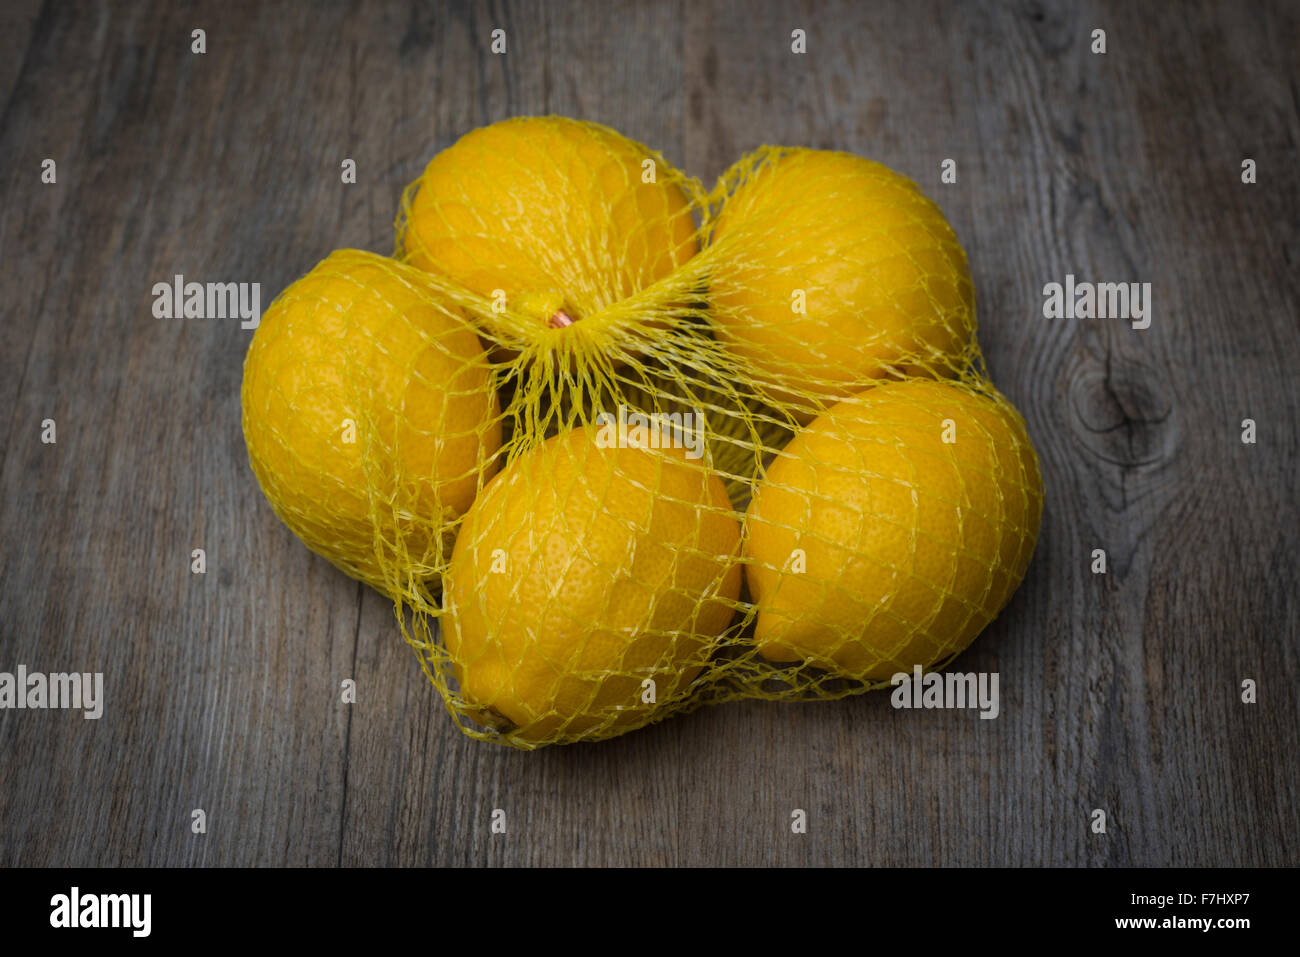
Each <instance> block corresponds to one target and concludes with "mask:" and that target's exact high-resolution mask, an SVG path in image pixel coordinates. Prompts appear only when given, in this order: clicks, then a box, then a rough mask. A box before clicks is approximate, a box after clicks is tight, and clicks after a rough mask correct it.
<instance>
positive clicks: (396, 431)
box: [242, 249, 501, 587]
mask: <svg viewBox="0 0 1300 957" xmlns="http://www.w3.org/2000/svg"><path fill="white" fill-rule="evenodd" d="M242 404H243V427H244V441H245V443H246V444H247V446H248V458H249V462H250V464H251V465H252V468H253V472H254V473H255V474H256V476H257V480H258V482H259V484H260V485H261V487H262V491H263V492H264V493H265V494H266V497H267V499H269V500H270V502H271V505H272V506H273V508H274V509H275V512H276V514H277V515H279V516H280V518H281V519H283V520H284V522H285V524H287V525H288V526H289V527H290V528H291V529H292V530H293V531H294V532H295V533H296V534H297V535H298V537H299V538H301V539H302V540H303V541H304V542H305V543H306V544H307V546H308V547H309V548H311V549H312V550H313V551H315V552H317V553H319V554H320V555H323V556H324V557H325V558H327V559H329V560H330V561H331V562H333V563H334V564H335V565H336V566H338V567H339V568H341V569H342V570H343V571H345V572H347V573H348V574H349V575H352V576H354V577H356V578H359V579H362V580H363V581H366V582H369V583H370V584H373V585H376V586H377V587H382V585H383V575H382V569H381V564H380V562H379V561H378V559H377V556H376V551H377V549H381V550H383V553H386V554H387V555H388V557H389V561H390V562H393V561H395V560H397V559H401V560H403V561H405V562H407V563H408V564H409V568H406V569H402V570H401V571H402V572H408V573H410V574H412V575H414V576H415V577H416V578H428V577H432V576H433V575H434V574H436V571H437V568H438V566H439V565H440V564H441V563H442V560H443V556H442V548H443V535H444V532H445V530H446V523H447V522H449V521H451V520H453V519H454V518H456V517H457V516H459V515H461V514H463V513H464V512H465V510H466V509H468V508H469V505H470V503H471V502H472V501H473V499H474V495H475V492H476V491H477V489H478V487H479V484H480V482H481V481H482V480H483V477H485V476H490V475H491V472H492V470H493V468H494V456H495V455H496V452H497V450H498V448H499V447H500V445H501V423H500V420H499V418H498V407H497V398H496V392H495V390H494V389H493V387H492V382H491V377H490V374H489V367H488V364H487V361H486V357H485V355H484V353H483V348H482V345H481V343H480V342H479V339H478V336H477V335H476V334H475V332H474V329H473V327H472V326H470V325H469V324H468V323H467V322H465V321H464V318H463V317H462V316H461V315H460V313H459V312H458V311H457V310H456V309H455V307H451V306H448V305H447V304H445V303H444V302H442V301H440V299H439V297H438V296H437V294H436V293H435V292H434V291H433V290H431V289H430V288H429V285H428V277H427V276H426V275H425V274H424V273H422V272H420V271H419V270H417V269H413V268H411V267H409V266H403V265H401V264H400V263H397V262H395V261H393V260H391V259H387V258H385V257H383V256H377V255H375V254H373V253H368V252H362V251H359V250H352V249H343V250H338V251H336V252H334V253H331V254H330V256H329V257H328V258H326V259H325V260H323V261H322V262H321V263H319V264H318V265H317V266H316V267H315V268H314V269H312V270H311V272H309V273H308V274H307V275H306V276H304V277H302V278H301V279H299V280H298V281H297V282H295V283H294V284H293V285H292V286H290V287H289V288H288V289H286V290H285V291H284V292H283V293H282V294H281V295H280V296H279V297H277V299H276V301H275V302H274V303H272V304H271V306H270V308H268V309H267V311H266V313H265V315H263V316H262V320H261V323H260V324H259V326H258V328H257V331H256V332H255V333H254V335H253V341H252V344H251V345H250V347H249V350H248V355H247V357H246V359H245V361H244V383H243V390H242Z"/></svg>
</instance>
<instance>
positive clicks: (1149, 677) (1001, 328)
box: [0, 2, 1300, 866]
mask: <svg viewBox="0 0 1300 957" xmlns="http://www.w3.org/2000/svg"><path fill="white" fill-rule="evenodd" d="M199 27H201V28H203V29H205V30H206V31H207V53H206V54H204V55H202V56H198V55H194V54H192V53H191V52H190V31H191V30H193V29H195V28H199ZM496 27H500V28H502V29H505V30H506V31H507V38H508V43H509V47H508V53H507V54H506V55H505V56H494V55H492V54H491V53H490V52H489V51H488V45H489V40H490V38H489V34H490V31H491V30H492V29H494V28H496ZM1096 27H1101V28H1104V29H1105V30H1106V33H1107V46H1108V49H1107V52H1106V54H1105V55H1096V54H1093V53H1091V52H1090V50H1089V43H1090V39H1089V37H1090V33H1091V31H1092V30H1093V29H1094V28H1096ZM795 28H801V29H804V30H806V31H807V35H808V53H807V54H806V55H802V56H799V55H795V54H792V53H791V52H790V33H791V30H792V29H795ZM0 43H2V44H3V46H0V53H3V56H0V103H3V113H2V114H0V116H2V117H3V119H2V121H0V155H2V156H4V157H5V159H6V162H5V164H4V166H3V168H0V189H2V190H3V197H4V202H3V210H2V211H0V251H2V252H3V263H4V291H5V295H4V298H3V302H2V304H0V310H2V313H0V314H2V315H3V321H2V322H0V345H2V351H0V399H3V405H0V410H2V411H0V415H3V416H4V417H5V419H7V421H5V422H3V424H0V430H2V431H0V435H2V436H3V448H0V484H2V485H3V489H4V498H3V502H0V536H2V540H3V542H4V548H3V553H2V554H0V670H13V669H14V668H15V667H16V666H17V665H18V664H25V665H27V666H28V667H29V668H31V669H34V670H43V671H61V670H79V671H102V672H103V673H104V675H105V684H106V693H107V697H108V702H107V707H106V713H105V715H104V717H103V718H102V719H100V720H99V721H87V720H83V719H82V718H81V717H80V716H78V715H76V714H70V713H66V712H32V711H22V712H19V711H12V710H4V711H0V864H3V865H25V866H33V865H209V866H210V865H303V864H307V865H339V864H342V865H368V864H382V865H435V864H436V865H485V864H487V865H500V864H647V865H659V864H668V865H695V864H722V865H738V864H761V865H799V864H834V865H864V864H865V865H886V864H889V865H897V864H909V865H930V864H934V865H940V864H941V865H959V864H968V865H969V864H973V865H989V864H1018V865H1050V864H1086V865H1101V864H1119V865H1157V864H1188V865H1256V864H1257V865H1279V864H1295V863H1297V861H1300V845H1298V839H1297V834H1300V811H1298V810H1297V808H1300V793H1298V792H1300V759H1298V758H1297V752H1298V751H1300V740H1297V739H1298V737H1300V707H1298V706H1297V700H1298V699H1297V692H1296V689H1297V687H1298V684H1300V661H1298V660H1297V659H1298V657H1300V656H1298V651H1300V628H1298V627H1297V622H1298V621H1300V614H1298V609H1297V598H1296V596H1297V594H1298V593H1300V566H1298V565H1297V559H1296V554H1297V551H1298V550H1300V521H1297V501H1300V495H1298V494H1297V492H1298V491H1300V489H1298V487H1297V486H1298V482H1297V435H1298V432H1297V427H1296V422H1297V411H1298V408H1297V407H1298V404H1300V403H1298V401H1297V400H1298V394H1297V382H1298V381H1300V378H1298V377H1297V376H1296V374H1295V369H1296V367H1297V364H1300V323H1298V322H1297V316H1298V315H1300V279H1298V278H1297V276H1298V275H1300V273H1298V271H1297V263H1298V262H1300V185H1298V184H1297V180H1296V170H1297V169H1300V156H1297V142H1298V141H1300V94H1298V93H1297V89H1298V87H1300V19H1298V18H1297V15H1296V11H1295V8H1294V6H1293V5H1287V4H1285V3H1281V2H1278V3H1260V4H1253V5H1250V6H1249V7H1242V6H1239V5H1237V4H1234V3H1230V2H1217V3H1196V4H1176V5H1175V4H1170V5H1167V6H1165V5H1162V6H1161V7H1160V8H1159V10H1158V11H1152V10H1151V9H1150V8H1148V7H1146V6H1145V5H1143V7H1142V8H1140V9H1135V8H1134V6H1133V5H1129V4H1122V3H1113V4H1089V3H1083V4H1066V3H1061V4H1054V3H1022V4H1014V5H1000V4H991V3H990V4H956V3H953V4H924V3H906V4H902V3H900V4H896V5H895V4H889V5H885V4H870V5H868V4H852V3H837V4H830V3H826V4H823V3H817V4H799V5H789V4H784V3H776V2H771V3H754V4H744V5H739V4H736V5H733V4H727V3H703V2H682V3H633V4H617V5H616V4H604V3H597V2H592V3H554V4H544V5H543V4H535V3H526V2H520V3H484V4H470V3H463V4H453V5H449V6H441V5H440V6H437V7H429V6H426V5H423V4H397V3H393V4H358V5H351V4H341V3H340V4H321V5H311V6H310V8H307V7H303V6H299V5H290V4H272V5H252V4H250V5H242V4H237V3H235V4H232V3H199V4H196V5H193V6H190V7H186V8H183V9H182V8H178V7H177V6H176V5H171V4H164V3H156V4H137V5H130V6H128V5H124V4H123V5H117V4H114V5H103V6H100V5H85V4H77V3H69V4H64V3H59V4H53V3H45V4H34V3H32V4H21V3H20V4H15V5H9V6H7V7H6V9H5V12H4V14H3V20H2V21H0ZM549 112H556V113H563V114H568V115H573V116H578V117H583V118H588V119H593V120H598V121H602V122H606V123H609V124H612V125H614V126H616V127H618V128H620V129H622V130H623V131H624V132H626V133H628V134H629V135H631V136H633V137H635V138H637V139H640V140H643V141H646V142H649V143H651V144H653V145H655V146H656V147H658V148H659V149H662V150H663V151H664V152H665V154H666V155H667V157H668V158H669V159H670V160H672V161H674V162H677V163H680V164H681V165H683V166H684V167H685V168H686V169H687V170H689V171H690V172H692V173H694V174H696V175H699V176H701V177H704V178H705V179H706V181H711V180H712V178H713V177H715V176H716V175H717V174H718V173H720V172H721V171H722V170H723V169H724V168H725V167H726V166H727V165H728V164H729V163H730V162H731V161H732V160H734V159H735V158H736V157H738V156H739V155H740V153H741V152H742V151H744V150H746V149H749V148H751V147H754V146H756V145H759V144H761V143H782V144H802V145H810V146H816V147H833V148H839V149H848V150H852V151H854V152H859V153H862V154H864V155H868V156H871V157H873V158H875V159H878V160H880V161H882V162H885V163H887V164H889V165H890V166H893V167H895V168H897V169H899V170H901V171H903V172H905V173H907V174H908V175H910V176H912V177H914V178H915V179H916V180H917V181H918V182H919V183H920V184H921V185H922V187H923V188H924V189H925V190H926V191H927V192H928V193H930V194H931V195H932V196H934V197H935V198H936V199H937V200H938V201H939V202H940V204H941V205H942V206H943V208H944V210H945V211H946V213H947V214H948V215H949V217H950V218H951V220H952V222H953V225H954V227H955V228H956V230H957V233H958V235H959V236H960V237H961V238H962V240H963V242H964V244H965V246H966V248H967V250H968V252H969V255H970V259H971V262H972V263H973V268H974V272H975V276H976V284H977V289H978V302H979V313H980V326H981V328H980V338H981V343H982V344H983V347H984V350H985V352H986V355H987V359H988V364H989V368H990V370H991V372H992V375H993V377H994V379H995V381H996V382H997V383H998V385H999V386H1000V388H1001V389H1002V390H1003V391H1004V392H1006V394H1007V395H1008V396H1009V397H1010V398H1011V399H1012V400H1013V401H1014V402H1015V403H1016V404H1017V405H1018V406H1019V407H1020V408H1021V409H1022V410H1023V411H1024V413H1025V416H1026V418H1027V420H1028V424H1029V428H1030V432H1031V434H1032V435H1033V437H1034V440H1035V442H1036V443H1037V445H1038V448H1039V450H1040V453H1041V456H1042V459H1043V464H1044V469H1045V478H1046V482H1047V486H1048V501H1047V508H1046V514H1045V519H1044V526H1043V532H1042V537H1041V539H1040V542H1039V545H1038V551H1037V554H1036V557H1035V560H1034V563H1033V565H1032V567H1031V569H1030V572H1029V576H1028V578H1027V579H1026V581H1025V583H1024V585H1023V586H1022V588H1021V589H1020V591H1019V593H1018V594H1017V596H1016V598H1015V599H1014V601H1013V602H1012V604H1011V606H1010V608H1008V610H1007V611H1006V612H1005V613H1004V614H1003V615H1002V616H1001V617H1000V618H999V619H998V620H997V621H996V622H995V623H994V624H993V625H992V626H991V627H990V628H989V629H988V631H987V632H986V633H985V635H984V636H983V637H981V638H980V640H979V641H978V642H977V643H976V645H975V646H974V647H973V648H972V650H971V651H970V652H969V653H968V654H967V655H966V656H964V657H963V658H962V659H961V668H962V669H963V670H981V671H982V670H991V671H997V672H999V673H1000V675H1001V690H1002V714H1001V716H1000V717H999V719H998V720H996V721H981V720H978V719H977V718H976V717H975V716H974V715H973V714H966V713H960V712H920V713H909V712H899V711H895V710H893V709H892V708H891V707H890V706H889V702H888V699H887V697H886V696H883V695H870V696H867V697H864V698H858V699H853V700H846V701H840V702H835V703H828V704H818V705H801V706H787V705H772V704H758V703H744V704H731V705H726V706H722V707H718V708H711V709H705V710H703V711H700V712H697V713H695V714H692V715H689V716H686V717H682V718H678V719H674V720H671V721H669V722H666V723H664V724H661V725H658V726H655V727H653V728H650V729H647V730H644V731H641V732H638V733H634V734H631V735H627V736H625V737H623V738H620V739H617V740H615V741H611V742H607V743H604V744H600V745H592V746H575V747H567V748H551V749H547V750H544V751H541V752H537V753H532V754H524V753H516V752H513V751H509V750H505V749H499V748H495V747H492V746H490V745H484V744H479V743H475V742H473V741H470V740H468V739H466V738H464V737H463V736H461V735H460V734H459V732H458V731H456V729H455V728H454V726H453V725H452V723H451V721H450V720H449V719H448V717H447V716H446V714H445V713H444V711H443V708H442V705H441V702H440V700H439V699H438V697H437V695H436V693H435V692H434V690H433V689H432V688H431V687H430V686H429V685H428V684H427V682H426V681H425V680H424V678H423V677H422V676H421V674H420V671H419V668H418V665H417V662H416V660H415V658H414V656H413V655H412V654H411V652H410V651H409V649H408V648H407V647H406V646H405V645H404V643H403V642H402V641H401V638H400V634H399V632H398V630H397V628H396V626H395V623H394V621H393V617H392V609H391V608H390V607H389V605H388V603H387V602H386V600H385V599H383V598H382V597H381V596H379V595H378V594H376V593H374V592H371V591H368V590H366V589H364V588H362V587H361V586H359V585H357V584H356V583H354V582H352V581H350V580H348V579H347V578H345V577H344V576H342V575H341V574H339V573H338V572H336V571H335V570H333V569H332V568H331V567H329V566H328V565H327V564H326V563H324V562H323V561H321V560H319V559H317V558H315V557H313V556H312V555H310V554H309V553H308V552H307V551H306V550H305V549H304V548H303V547H302V546H301V545H299V544H298V543H297V542H296V540H294V538H293V537H292V535H291V534H290V533H289V532H288V531H287V530H286V529H285V528H284V527H283V526H281V525H280V524H279V523H278V522H277V521H276V520H275V518H274V517H273V515H272V514H271V511H270V509H269V507H268V506H267V505H266V503H265V502H264V501H263V500H262V497H261V495H260V493H259V491H258V489H257V486H256V484H255V482H254V481H253V478H252V476H251V474H250V472H249V470H248V467H247V464H246V456H245V452H244V447H243V441H242V437H241V434H240V426H239V383H240V376H241V362H242V358H243V354H244V351H245V350H246V349H247V346H248V339H249V335H250V334H249V333H248V332H245V331H242V330H240V329H239V328H238V324H237V323H232V322H223V321H208V322H204V321H195V320H191V321H171V322H169V321H165V320H159V319H155V318H154V317H153V315H152V314H151V308H150V307H151V304H152V296H151V293H150V290H151V287H152V285H153V283H155V282H158V281H165V280H169V279H170V278H171V277H172V276H173V275H175V274H177V273H180V274H183V275H185V276H187V277H192V278H197V279H200V280H223V281H224V280H230V281H250V282H251V281H256V282H260V283H261V284H262V289H263V291H264V304H265V302H268V301H269V299H270V296H271V295H273V294H274V293H275V292H276V291H278V290H279V289H281V288H283V287H284V286H285V285H286V284H287V283H289V282H290V281H292V279H294V278H295V277H296V276H298V275H300V274H301V273H303V272H304V271H306V270H307V269H308V268H309V267H310V266H311V265H312V264H314V263H315V262H316V261H318V260H319V259H320V258H322V257H323V256H324V255H325V254H326V253H327V252H328V251H329V250H331V249H333V248H335V247H339V246H358V247H362V248H368V249H373V250H377V251H381V252H388V251H390V250H391V243H392V237H391V222H392V218H393V215H394V213H395V210H396V203H397V198H398V196H399V195H400V192H401V189H402V187H403V186H404V185H405V184H406V183H407V182H408V181H409V180H410V179H412V178H414V177H415V176H416V175H417V174H418V172H419V171H420V169H421V168H422V165H423V164H424V163H425V162H426V161H427V159H428V158H429V157H430V156H431V155H432V154H433V153H434V152H435V151H437V150H438V149H441V148H443V147H445V146H447V145H449V144H450V143H451V142H453V141H454V140H455V138H456V137H458V136H459V135H460V134H461V133H463V132H464V131H466V130H468V129H470V128H472V127H474V126H477V125H480V124H483V123H487V122H491V121H494V120H497V119H501V118H504V117H506V116H510V115H515V114H529V113H549ZM46 157H51V158H54V159H55V160H56V161H57V164H58V181H57V183H56V184H54V185H42V184H41V183H40V164H41V161H42V159H44V158H46ZM345 157H350V158H353V159H355V160H356V162H357V168H358V181H357V183H356V184H355V185H343V184H341V183H340V178H339V168H340V163H341V161H342V160H343V159H344V158H345ZM1246 157H1250V158H1253V159H1255V160H1256V162H1257V164H1258V170H1259V182H1258V183H1257V184H1255V185H1244V184H1243V183H1242V182H1241V177H1240V171H1241V162H1242V160H1243V159H1244V158H1246ZM945 158H953V159H955V160H956V161H957V164H958V182H957V183H956V184H952V185H944V184H942V183H940V180H939V170H940V164H941V162H942V161H943V160H944V159H945ZM1067 273H1074V274H1075V275H1076V276H1078V277H1079V278H1080V279H1090V280H1094V281H1147V282H1151V283H1152V285H1153V296H1154V315H1153V321H1152V324H1151V327H1150V328H1149V329H1147V330H1145V331H1136V330H1133V329H1131V328H1130V327H1129V326H1128V325H1127V324H1126V323H1123V322H1120V321H1115V320H1092V321H1086V320H1077V321H1070V320H1046V319H1044V318H1042V311H1041V304H1042V287H1043V285H1044V284H1045V283H1047V282H1051V281H1061V280H1063V279H1064V277H1065V275H1066V274H1067ZM1247 417H1249V418H1253V419H1254V420H1255V421H1256V422H1257V424H1258V435H1259V440H1258V443H1257V444H1255V445H1244V444H1243V443H1242V442H1241V440H1240V433H1241V421H1242V419H1244V418H1247ZM45 418H54V419H55V420H56V422H57V428H58V442H57V444H55V445H45V444H42V443H41V442H40V438H39V436H40V427H41V426H40V423H41V421H42V420H43V419H45ZM199 547H201V548H204V549H206V551H207V557H208V571H207V574H206V575H202V576H198V575H192V574H191V573H190V570H189V561H190V558H189V555H190V550H191V549H192V548H199ZM1094 548H1104V549H1105V550H1106V552H1107V555H1108V558H1109V573H1108V574H1106V575H1104V576H1099V575H1093V574H1091V572H1090V571H1089V564H1090V561H1091V552H1092V550H1093V549H1094ZM348 677H355V679H356V680H357V683H358V687H359V692H358V694H359V698H358V701H357V703H356V704H355V705H352V706H348V705H343V704H340V703H339V694H338V689H339V685H340V682H341V681H342V680H343V679H344V678H348ZM1245 678H1253V679H1255V680H1256V681H1258V682H1259V688H1260V690H1259V702H1258V704H1255V705H1244V704H1242V703H1241V701H1240V697H1239V689H1240V684H1241V681H1242V680H1243V679H1245ZM194 808H203V809H204V810H205V811H206V812H207V815H208V825H209V830H208V833H207V834H204V835H194V834H192V833H191V831H190V814H191V811H192V809H194ZM494 808H502V809H505V811H506V813H507V822H508V833H507V834H505V835H496V836H494V835H492V834H491V833H490V832H489V821H490V817H491V813H492V810H493V809H494ZM795 808H802V809H805V810H806V811H807V812H808V815H809V831H808V833H807V834H806V835H793V834H791V833H790V828H789V821H790V813H791V811H792V810H793V809H795ZM1093 808H1103V809H1105V810H1106V811H1107V814H1108V817H1109V828H1108V832H1107V833H1106V834H1105V835H1097V834H1093V833H1092V832H1091V831H1090V830H1089V827H1088V824H1089V816H1088V815H1089V812H1090V811H1091V810H1092V809H1093Z"/></svg>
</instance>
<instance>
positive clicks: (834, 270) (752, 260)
mask: <svg viewBox="0 0 1300 957" xmlns="http://www.w3.org/2000/svg"><path fill="white" fill-rule="evenodd" d="M738 168H740V167H738ZM730 175H731V176H733V177H736V176H737V175H738V174H737V173H735V172H734V171H733V173H732V174H730ZM739 178H740V179H741V180H742V181H741V182H740V185H739V186H738V187H737V188H736V189H735V191H734V192H733V193H732V195H731V196H730V197H729V198H728V199H727V200H726V202H725V203H724V205H723V207H722V211H721V213H720V214H719V218H718V221H717V223H716V225H715V227H714V230H713V244H714V245H715V246H717V247H719V248H717V249H715V250H714V252H715V253H716V255H717V261H716V266H715V268H714V269H713V271H712V275H711V291H710V299H711V301H712V304H713V306H714V309H713V322H714V325H715V327H716V328H717V329H718V333H719V337H720V338H721V339H722V340H723V341H724V342H725V343H727V345H728V346H729V348H730V349H731V351H732V352H733V354H735V355H736V356H737V357H738V358H740V359H741V360H742V361H743V362H744V363H745V364H746V365H747V366H748V367H749V368H750V369H752V370H753V371H754V372H755V373H756V375H757V376H758V377H759V379H760V381H761V382H762V383H763V385H764V386H765V387H766V388H768V389H769V390H770V391H771V392H772V393H773V395H774V396H775V397H776V398H777V399H779V400H781V401H783V402H787V403H790V402H794V403H796V404H798V403H799V400H800V399H805V400H806V402H804V405H805V406H806V407H808V409H809V411H811V412H816V411H821V410H823V409H824V408H825V407H826V405H828V404H831V403H833V402H834V401H835V400H837V399H840V398H844V397H846V396H848V395H850V394H851V393H853V392H856V391H858V390H859V389H861V388H863V387H864V386H866V385H869V384H870V381H871V380H872V379H878V378H883V377H891V376H892V377H897V376H902V375H925V376H929V377H943V376H949V375H951V374H952V373H953V371H954V370H957V369H959V368H960V367H961V366H962V365H964V363H965V359H964V356H965V350H966V349H967V348H968V347H969V346H970V344H971V343H972V341H973V337H974V332H975V304H974V298H975V292H974V285H973V283H972V281H971V276H970V270H969V267H968V266H967V262H966V255H965V253H964V252H963V250H962V248H961V245H960V244H959V243H958V242H957V237H956V235H955V234H954V233H953V231H952V228H951V227H950V226H949V225H948V221H947V220H946V219H945V218H944V216H943V213H942V211H941V210H940V209H939V207H938V206H936V205H935V204H934V203H933V202H931V201H930V200H929V199H927V198H926V197H925V195H924V194H922V193H921V191H920V189H919V188H918V187H917V185H916V184H915V183H914V182H912V181H911V180H909V179H907V178H906V177H904V176H901V175H899V174H898V173H895V172H893V171H892V170H890V169H889V168H888V167H886V166H883V165H881V164H880V163H875V162H872V161H871V160H867V159H863V158H862V157H859V156H854V155H852V154H849V153H839V152H832V151H827V150H813V149H789V150H784V151H776V152H773V153H771V154H769V155H768V157H767V158H766V160H765V161H764V162H762V163H760V164H759V165H758V166H757V168H756V169H755V170H754V171H753V172H752V173H751V174H750V175H748V176H742V177H739ZM798 417H799V418H800V419H801V421H805V422H806V421H807V420H808V419H809V418H811V415H810V414H807V413H806V412H805V413H804V414H800V415H799V416H798Z"/></svg>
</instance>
